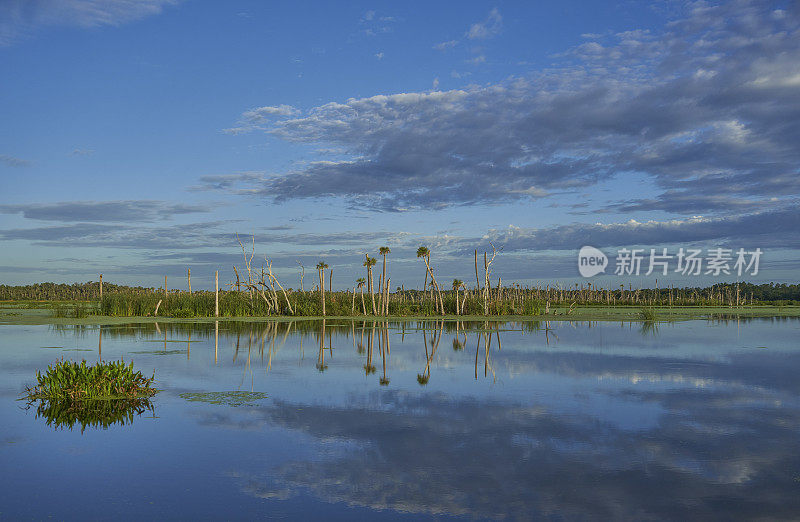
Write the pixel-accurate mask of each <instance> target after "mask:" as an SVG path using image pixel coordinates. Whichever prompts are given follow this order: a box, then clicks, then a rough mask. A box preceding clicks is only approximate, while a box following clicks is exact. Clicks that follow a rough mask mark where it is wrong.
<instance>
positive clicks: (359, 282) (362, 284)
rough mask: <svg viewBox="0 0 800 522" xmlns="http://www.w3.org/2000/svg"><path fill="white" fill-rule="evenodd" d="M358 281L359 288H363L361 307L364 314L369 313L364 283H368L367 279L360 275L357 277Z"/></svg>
mask: <svg viewBox="0 0 800 522" xmlns="http://www.w3.org/2000/svg"><path fill="white" fill-rule="evenodd" d="M356 283H358V288H359V290H361V309H362V310H363V311H364V315H367V305H365V304H364V285H365V284H366V283H367V280H366V279H364V278H363V277H359V278H358V279H356Z"/></svg>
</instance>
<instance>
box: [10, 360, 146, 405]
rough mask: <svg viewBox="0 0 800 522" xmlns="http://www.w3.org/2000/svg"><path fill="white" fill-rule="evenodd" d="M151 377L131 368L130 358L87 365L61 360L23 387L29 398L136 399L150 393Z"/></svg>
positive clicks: (73, 399) (70, 399)
mask: <svg viewBox="0 0 800 522" xmlns="http://www.w3.org/2000/svg"><path fill="white" fill-rule="evenodd" d="M154 378H155V374H154V375H153V377H150V378H147V377H145V376H144V375H142V372H140V371H135V370H134V369H133V362H131V363H129V364H127V365H126V364H125V363H124V362H123V361H109V362H102V363H97V364H95V365H92V366H89V365H87V364H86V361H81V362H80V363H77V362H72V361H65V360H63V359H62V360H60V361H57V362H56V363H55V364H53V365H51V366H48V367H47V371H46V372H45V373H44V374H42V373H41V372H39V371H37V372H36V380H37V384H36V385H35V386H33V387H29V388H27V389H26V391H25V395H26V398H27V399H28V400H31V401H35V400H49V401H70V402H79V401H86V400H105V399H136V398H142V397H152V396H153V395H155V393H156V390H155V389H154V388H152V384H153V380H154Z"/></svg>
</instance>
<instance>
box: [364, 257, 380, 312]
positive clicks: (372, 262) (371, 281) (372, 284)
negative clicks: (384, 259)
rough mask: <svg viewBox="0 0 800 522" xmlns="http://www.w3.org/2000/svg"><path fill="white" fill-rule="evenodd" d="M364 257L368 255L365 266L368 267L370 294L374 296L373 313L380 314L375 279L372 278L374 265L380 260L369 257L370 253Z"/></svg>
mask: <svg viewBox="0 0 800 522" xmlns="http://www.w3.org/2000/svg"><path fill="white" fill-rule="evenodd" d="M364 257H366V260H365V261H364V266H365V267H367V283H368V284H367V286H368V287H369V296H370V297H371V298H372V315H378V308H377V307H376V306H375V280H374V279H373V278H372V267H373V266H375V265H376V264H378V260H377V259H375V258H374V257H369V254H364Z"/></svg>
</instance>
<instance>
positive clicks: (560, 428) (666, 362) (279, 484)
mask: <svg viewBox="0 0 800 522" xmlns="http://www.w3.org/2000/svg"><path fill="white" fill-rule="evenodd" d="M798 339H800V321H797V320H793V319H780V320H778V319H775V320H770V319H760V320H748V321H734V320H732V321H727V322H707V321H686V322H678V323H672V324H660V325H658V326H656V327H652V326H647V325H644V326H643V325H642V324H637V323H633V324H631V323H611V322H606V323H602V322H601V323H574V324H572V323H568V322H551V323H549V327H548V325H546V324H545V323H532V322H531V323H501V324H498V323H468V324H463V323H462V324H457V323H455V322H445V323H442V322H438V323H437V322H434V321H431V322H404V323H388V324H386V323H371V322H368V323H363V322H356V323H351V322H349V321H327V322H326V323H325V325H324V327H323V324H322V323H320V322H311V321H299V322H295V323H278V324H275V323H248V322H220V323H218V325H216V328H215V324H214V323H211V324H208V323H206V324H199V323H191V322H187V323H170V324H164V323H162V324H159V325H153V324H140V325H109V326H102V327H99V326H88V327H79V326H67V327H57V326H52V325H51V326H47V325H45V326H13V325H0V519H9V520H18V519H45V518H48V517H53V518H56V519H80V520H85V519H109V518H114V519H136V520H142V519H149V518H160V519H163V518H179V519H191V518H194V519H258V518H288V519H309V518H313V519H318V518H325V519H334V520H353V519H369V520H372V519H383V518H387V519H409V520H411V519H419V518H437V519H446V518H451V517H453V518H461V519H475V518H478V519H483V518H511V519H532V518H534V519H535V518H544V519H556V520H560V519H597V520H609V519H637V520H649V519H656V520H659V519H672V520H677V519H680V520H685V519H703V520H708V519H724V520H732V519H753V518H766V519H797V518H800V343H798ZM62 357H64V358H67V359H74V360H81V359H86V360H87V361H89V362H94V361H97V360H99V359H100V358H102V359H106V360H119V359H120V358H123V359H124V360H125V361H130V360H133V361H134V362H135V366H136V368H137V369H139V370H142V371H143V373H145V374H146V375H147V376H149V375H150V374H151V372H153V371H155V377H156V387H157V388H159V389H160V390H162V391H161V392H160V393H159V394H158V395H157V396H156V397H155V399H154V400H153V403H152V406H153V409H152V410H149V409H146V410H145V411H143V412H142V413H141V414H136V413H134V415H133V420H132V422H129V421H126V422H125V423H124V424H120V423H115V424H112V425H111V426H109V427H108V428H107V429H101V428H96V427H92V426H87V427H86V428H85V430H82V429H81V426H80V424H76V425H75V426H73V427H72V428H71V429H70V428H68V427H63V426H62V427H59V426H57V423H56V422H51V423H50V424H48V419H47V418H45V417H42V416H37V410H36V407H35V406H34V407H32V408H30V409H27V410H26V409H25V403H24V402H20V401H18V400H16V399H17V398H18V397H19V396H20V394H21V393H22V392H23V390H24V387H25V385H26V384H27V385H30V384H33V382H34V379H35V372H36V370H44V369H45V368H46V367H47V365H48V364H50V363H52V362H53V361H55V360H56V359H58V358H62Z"/></svg>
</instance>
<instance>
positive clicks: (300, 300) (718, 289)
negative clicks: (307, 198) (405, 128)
mask: <svg viewBox="0 0 800 522" xmlns="http://www.w3.org/2000/svg"><path fill="white" fill-rule="evenodd" d="M456 282H457V283H460V284H459V285H456V286H458V287H459V289H461V290H462V292H461V293H460V296H459V299H458V300H459V301H462V302H459V303H458V305H460V306H457V304H456V300H457V295H458V294H457V293H456V292H457V290H456V288H455V287H454V289H453V290H450V289H446V290H445V289H444V288H442V289H441V290H440V297H439V299H440V300H441V305H442V308H445V309H446V311H447V312H449V313H454V312H456V308H458V310H457V313H458V315H466V314H467V313H480V312H482V311H483V310H484V306H486V307H487V308H486V309H485V310H486V311H489V308H495V310H494V311H495V313H497V312H501V311H503V312H506V313H509V312H510V313H515V312H516V313H522V314H526V315H527V314H530V313H532V312H535V311H538V310H537V309H538V308H542V309H547V308H549V305H553V306H556V305H570V304H572V303H576V304H582V305H591V304H598V305H675V306H687V305H689V306H691V305H719V304H722V305H730V306H739V305H750V304H765V303H770V304H800V284H786V283H777V284H776V283H764V284H759V285H755V284H751V283H718V284H715V285H712V286H708V287H683V288H674V287H666V288H659V289H654V288H641V289H636V288H632V287H631V286H619V287H616V288H602V287H599V286H596V285H593V284H592V283H589V282H587V283H582V284H581V283H578V284H572V285H560V284H550V285H537V286H522V285H517V284H513V285H508V286H505V287H503V286H500V284H498V285H496V287H494V288H492V287H491V286H490V287H489V288H488V289H486V288H482V289H481V290H476V289H475V288H471V289H467V288H466V285H464V284H463V283H461V282H460V281H454V283H456ZM262 286H263V289H262V290H260V291H259V290H258V289H256V290H220V293H219V296H220V298H219V301H220V309H221V314H220V315H251V314H255V313H257V314H259V315H274V314H276V313H280V314H286V315H298V316H302V315H322V310H321V309H318V308H320V306H319V305H320V296H319V293H318V290H319V288H317V287H315V288H314V289H313V290H306V291H304V292H303V291H298V290H292V289H291V288H287V289H286V297H285V298H284V295H281V294H279V292H276V291H274V287H273V288H272V290H273V291H272V292H270V291H269V290H270V288H269V287H268V286H267V285H262ZM363 286H366V285H363ZM102 288H103V290H102V291H103V296H104V299H103V301H104V302H103V303H102V304H101V306H100V308H101V309H102V311H103V312H105V314H109V315H146V314H148V313H150V314H152V313H153V312H154V310H155V307H156V305H157V303H158V301H160V300H163V303H162V310H163V311H164V312H167V313H169V312H172V313H175V312H177V311H178V310H180V313H187V314H188V313H190V314H191V315H213V314H214V307H215V305H214V292H205V291H195V292H192V293H191V294H190V293H189V292H186V291H182V290H175V289H173V290H170V291H169V292H168V294H166V295H165V294H164V290H163V289H162V288H146V287H141V286H137V287H134V286H124V285H116V284H113V283H108V282H104V283H103V287H102ZM354 290H355V289H354ZM359 290H360V291H359ZM437 290H439V289H437ZM270 294H272V295H270ZM325 294H326V296H325V302H326V305H327V306H330V307H332V308H333V309H332V310H327V312H328V314H327V315H334V314H337V315H338V314H341V315H358V314H359V313H360V314H361V315H384V314H382V313H381V312H378V313H377V314H376V313H375V312H373V310H372V308H373V306H372V303H371V301H372V300H373V296H372V295H370V294H371V293H366V295H364V291H363V288H361V287H359V289H358V290H356V292H355V295H354V292H353V291H338V292H330V293H329V292H325ZM362 295H364V297H365V300H364V301H362ZM375 297H376V298H377V299H378V301H380V300H381V299H382V298H383V296H381V295H378V296H375ZM187 298H189V299H187ZM99 299H100V283H99V282H95V281H90V282H87V283H74V284H71V285H68V284H56V283H37V284H33V285H25V286H9V285H0V300H3V301H95V302H96V301H99ZM386 299H387V300H388V306H389V307H390V308H392V310H390V312H395V313H397V312H400V313H402V312H407V313H422V314H423V315H427V314H428V313H432V314H436V313H437V305H436V300H437V296H436V295H435V292H434V289H433V288H430V287H429V288H428V289H426V290H425V291H423V290H416V289H405V288H403V287H398V288H397V289H396V291H393V292H390V293H389V295H388V296H387V297H386ZM289 302H291V304H292V305H293V306H292V307H291V308H292V310H291V313H290V312H289V310H288V308H289V306H288V305H289ZM365 304H366V306H364V305H365ZM284 308H286V310H284ZM451 308H452V311H451V310H450V309H451ZM438 311H439V312H441V310H438ZM331 312H333V313H331ZM489 314H491V312H489ZM489 314H483V315H489Z"/></svg>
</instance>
